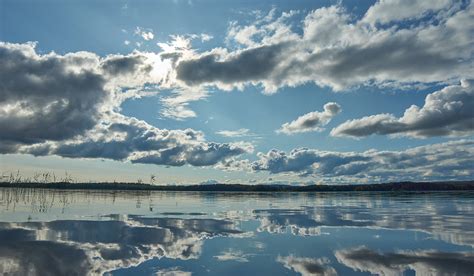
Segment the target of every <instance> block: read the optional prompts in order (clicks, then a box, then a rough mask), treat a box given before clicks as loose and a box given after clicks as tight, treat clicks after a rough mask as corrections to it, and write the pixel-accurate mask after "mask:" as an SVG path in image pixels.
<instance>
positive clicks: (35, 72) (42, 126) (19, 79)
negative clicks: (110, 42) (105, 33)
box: [0, 42, 112, 144]
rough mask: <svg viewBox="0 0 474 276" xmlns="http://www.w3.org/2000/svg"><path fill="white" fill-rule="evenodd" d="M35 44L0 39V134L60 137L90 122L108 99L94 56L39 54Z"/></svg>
mask: <svg viewBox="0 0 474 276" xmlns="http://www.w3.org/2000/svg"><path fill="white" fill-rule="evenodd" d="M34 47H35V44H33V43H29V44H9V43H3V42H0V60H1V61H2V64H3V65H2V66H1V68H0V83H2V85H1V86H0V129H2V131H1V133H0V140H2V141H4V142H6V143H19V144H33V143H38V142H43V141H45V140H53V141H58V140H64V139H68V138H72V137H74V136H76V135H78V134H83V133H84V132H85V131H87V130H88V129H91V128H92V127H94V126H95V124H96V123H97V121H98V120H99V117H100V113H101V109H102V107H104V105H106V103H107V102H108V101H110V100H111V97H112V94H111V93H110V91H108V90H106V88H105V85H106V80H105V78H104V76H102V75H101V74H100V72H99V68H98V66H99V59H98V57H97V56H95V55H93V54H90V53H86V52H78V53H72V54H68V55H65V56H59V55H56V54H49V55H44V56H40V55H37V54H36V52H35V50H34Z"/></svg>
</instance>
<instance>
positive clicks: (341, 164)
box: [250, 140, 474, 181]
mask: <svg viewBox="0 0 474 276" xmlns="http://www.w3.org/2000/svg"><path fill="white" fill-rule="evenodd" d="M257 155H258V157H259V159H258V160H257V161H254V162H252V163H251V164H250V167H251V168H252V169H253V170H254V171H268V172H270V173H272V174H276V173H296V174H299V175H300V176H309V175H312V176H320V177H327V178H328V179H331V178H333V179H337V177H340V176H345V177H346V180H347V179H349V180H350V179H351V177H352V178H353V179H352V180H357V178H364V179H366V180H368V179H370V180H372V181H392V180H400V175H401V174H403V176H404V178H405V179H406V180H412V179H418V180H420V179H427V180H429V179H453V178H457V179H460V178H463V177H464V178H469V176H472V175H473V174H474V170H473V168H472V166H471V165H470V164H472V163H473V162H474V157H473V156H474V141H472V140H459V141H453V142H447V143H441V144H432V145H427V146H421V147H416V148H410V149H407V150H404V151H376V150H368V151H365V152H359V153H357V152H331V151H319V150H315V149H307V148H299V149H294V150H292V151H291V152H289V153H286V152H283V151H279V150H275V149H273V150H271V151H269V152H268V153H258V154H257Z"/></svg>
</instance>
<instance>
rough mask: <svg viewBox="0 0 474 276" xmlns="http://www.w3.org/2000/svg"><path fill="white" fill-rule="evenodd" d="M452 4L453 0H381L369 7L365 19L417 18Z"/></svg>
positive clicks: (368, 20)
mask: <svg viewBox="0 0 474 276" xmlns="http://www.w3.org/2000/svg"><path fill="white" fill-rule="evenodd" d="M451 4H453V1H452V0H432V1H424V0H379V1H377V3H375V4H374V5H373V6H371V7H370V8H369V10H368V11H367V13H366V14H365V17H364V19H363V21H365V22H368V23H371V24H374V23H389V22H391V21H401V20H404V19H416V18H420V17H422V16H424V15H426V14H427V13H429V12H436V11H439V10H441V9H443V8H448V7H449V6H450V5H451Z"/></svg>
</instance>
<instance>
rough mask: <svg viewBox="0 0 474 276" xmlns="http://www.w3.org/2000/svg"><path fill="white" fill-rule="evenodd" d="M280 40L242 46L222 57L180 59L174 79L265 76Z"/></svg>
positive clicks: (274, 60) (191, 80)
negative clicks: (225, 57)
mask: <svg viewBox="0 0 474 276" xmlns="http://www.w3.org/2000/svg"><path fill="white" fill-rule="evenodd" d="M283 48H284V45H282V44H275V45H271V46H260V47H257V48H252V49H246V50H243V51H241V52H239V53H236V54H235V55H234V56H231V57H229V58H227V59H225V60H219V56H217V55H216V54H208V55H203V56H202V57H199V58H197V59H190V60H184V61H182V62H180V63H179V64H178V66H177V68H176V73H177V77H178V79H180V80H182V81H184V82H186V83H187V84H189V85H195V84H201V83H211V82H222V83H226V84H234V83H236V82H246V81H253V80H255V81H256V80H261V79H264V78H267V77H268V76H269V74H270V73H271V72H272V71H273V70H274V68H275V66H276V65H277V64H278V62H279V55H281V52H282V50H283Z"/></svg>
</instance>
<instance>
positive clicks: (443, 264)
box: [336, 247, 474, 275]
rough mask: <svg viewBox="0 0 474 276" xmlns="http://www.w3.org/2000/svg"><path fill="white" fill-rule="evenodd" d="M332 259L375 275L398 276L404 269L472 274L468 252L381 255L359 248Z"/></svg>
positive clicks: (473, 256) (421, 272)
mask: <svg viewBox="0 0 474 276" xmlns="http://www.w3.org/2000/svg"><path fill="white" fill-rule="evenodd" d="M336 258H337V260H338V261H339V262H340V263H342V264H344V265H346V266H348V267H350V268H352V269H354V270H358V271H367V272H370V273H372V274H379V275H401V274H402V273H403V272H404V271H406V270H413V271H415V272H416V274H417V275H472V274H473V269H474V254H473V253H468V252H462V253H457V252H454V253H453V252H439V251H434V250H431V251H400V252H397V253H393V252H389V253H381V252H377V251H374V250H371V249H368V248H365V247H362V248H356V249H348V250H340V251H337V252H336Z"/></svg>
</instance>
